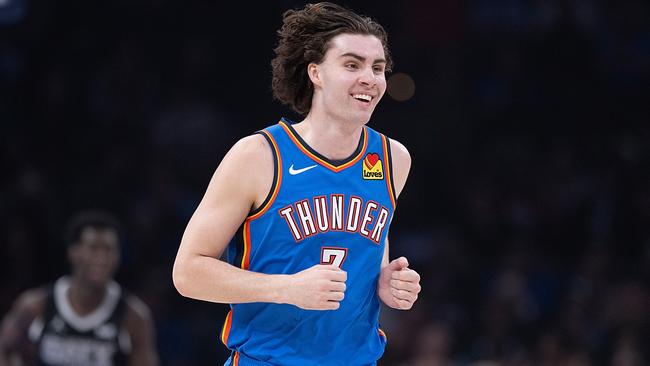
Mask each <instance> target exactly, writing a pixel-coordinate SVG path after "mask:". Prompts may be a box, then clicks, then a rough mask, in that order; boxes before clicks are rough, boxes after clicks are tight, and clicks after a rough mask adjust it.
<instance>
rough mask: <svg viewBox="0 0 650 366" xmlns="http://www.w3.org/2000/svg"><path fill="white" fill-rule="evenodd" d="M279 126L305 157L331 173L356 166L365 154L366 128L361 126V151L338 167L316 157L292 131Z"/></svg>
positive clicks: (285, 126) (366, 144)
mask: <svg viewBox="0 0 650 366" xmlns="http://www.w3.org/2000/svg"><path fill="white" fill-rule="evenodd" d="M280 126H282V128H283V129H284V131H285V132H286V133H287V135H289V138H291V141H293V143H294V144H295V145H296V146H297V147H298V148H299V149H300V150H301V151H302V152H303V153H304V154H305V155H307V156H309V157H310V158H311V159H312V160H314V161H315V162H317V163H318V164H320V165H322V166H324V167H325V168H327V169H329V170H331V171H333V172H336V173H338V172H340V171H341V170H343V169H345V168H349V167H351V166H352V165H354V164H356V163H357V162H358V161H359V160H360V159H361V158H362V157H363V154H364V153H365V152H366V147H367V146H368V131H366V126H363V145H362V147H361V151H360V152H359V154H358V155H357V156H356V157H355V158H354V159H352V160H350V161H348V162H347V163H345V164H343V165H339V166H335V165H332V164H330V163H328V162H327V161H325V160H323V159H321V158H319V157H318V156H316V155H314V154H313V153H312V152H311V151H309V150H308V149H307V148H306V147H305V146H304V145H303V144H302V143H301V142H300V140H298V138H297V137H296V136H295V135H294V134H293V131H291V129H290V128H289V127H288V126H287V125H286V124H285V123H284V122H283V121H280Z"/></svg>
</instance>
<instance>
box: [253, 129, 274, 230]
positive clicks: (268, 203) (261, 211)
mask: <svg viewBox="0 0 650 366" xmlns="http://www.w3.org/2000/svg"><path fill="white" fill-rule="evenodd" d="M261 132H262V133H263V134H264V135H265V136H266V137H268V138H269V141H271V145H272V146H271V148H273V150H274V151H275V162H276V165H277V177H276V178H275V182H273V192H272V193H271V197H270V198H269V199H268V200H267V201H266V203H265V204H264V206H261V207H260V208H259V209H257V210H256V211H257V212H256V213H255V214H253V215H251V216H248V217H247V218H246V221H250V220H255V219H256V218H258V217H260V216H262V215H263V214H264V213H265V212H266V211H267V210H268V209H269V207H271V205H272V204H273V201H275V198H276V197H277V196H278V192H279V191H280V183H281V182H282V159H281V158H280V149H278V144H277V142H275V139H274V138H273V136H271V134H270V133H268V132H266V131H264V130H262V131H261Z"/></svg>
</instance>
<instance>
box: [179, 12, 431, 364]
mask: <svg viewBox="0 0 650 366" xmlns="http://www.w3.org/2000/svg"><path fill="white" fill-rule="evenodd" d="M278 34H279V44H278V46H277V48H276V49H275V54H276V57H275V58H274V59H273V61H272V67H273V81H272V87H273V92H274V96H275V97H276V98H277V99H278V100H280V101H281V102H283V103H285V104H287V105H289V106H291V107H292V108H293V109H294V110H295V111H296V112H297V113H299V114H300V115H302V116H304V119H303V120H302V121H300V122H298V123H293V122H291V121H289V120H287V119H284V118H282V119H281V120H280V121H279V122H278V123H277V124H275V125H273V126H270V127H268V128H266V129H264V130H261V131H259V132H258V133H256V134H253V135H251V136H248V137H245V138H243V139H242V140H240V141H239V142H238V143H237V144H235V146H233V147H232V149H231V150H230V151H229V152H228V154H227V155H226V156H225V157H224V159H223V161H222V162H221V163H220V164H219V167H218V168H217V170H216V172H215V173H214V175H213V177H212V180H211V182H210V184H209V186H208V188H207V190H206V193H205V195H204V197H203V199H202V201H201V203H200V204H199V206H198V208H197V209H196V211H195V213H194V215H193V216H192V218H191V219H190V222H189V223H188V225H187V228H186V230H185V233H184V235H183V239H182V241H181V244H180V247H179V250H178V254H177V256H176V261H175V264H174V271H173V279H174V284H175V286H176V288H177V289H178V291H179V292H180V293H181V294H182V295H184V296H187V297H191V298H195V299H200V300H206V301H212V302H218V303H227V304H231V311H230V312H229V313H228V315H227V317H226V320H225V323H224V326H223V329H222V331H221V340H222V342H223V343H224V344H225V345H226V346H227V347H228V348H229V349H231V350H232V354H231V357H230V358H229V359H228V360H227V361H226V365H283V366H292V365H299V366H304V365H374V364H376V361H377V360H378V359H379V358H380V357H381V355H382V354H383V351H384V347H385V344H386V335H385V334H384V332H383V331H382V330H381V329H380V327H379V310H380V301H383V302H384V303H385V304H386V305H387V306H390V307H392V308H395V309H404V310H406V309H410V308H411V307H412V306H413V303H414V302H415V301H416V299H417V297H418V293H419V292H420V284H419V282H420V276H419V275H418V273H417V272H415V271H414V270H412V269H409V268H408V261H407V260H406V258H403V257H401V258H398V259H395V260H393V261H389V251H388V238H387V235H388V227H389V225H390V222H391V220H392V216H393V212H394V210H395V205H396V200H397V197H398V196H399V194H400V192H401V191H402V188H403V187H404V185H405V183H406V179H407V176H408V172H409V169H410V164H411V158H410V156H409V153H408V151H407V150H406V148H405V147H404V146H403V145H402V144H400V143H398V142H397V141H395V140H392V139H389V138H387V137H386V136H384V135H383V134H381V133H379V132H376V131H375V130H373V129H372V128H370V127H368V126H366V124H367V123H368V122H369V121H370V118H371V116H372V113H373V111H374V110H375V107H376V106H377V104H378V103H379V101H380V100H381V98H382V96H383V95H384V92H385V91H386V78H385V73H386V72H387V71H389V70H390V68H391V66H392V61H391V58H390V54H389V52H388V47H387V35H386V33H385V31H384V29H383V28H382V27H381V25H379V24H378V23H376V22H375V21H373V20H372V19H370V18H367V17H364V16H360V15H358V14H356V13H354V12H352V11H350V10H348V9H346V8H343V7H340V6H338V5H334V4H331V3H319V4H308V5H306V6H305V7H304V8H302V9H300V10H290V11H287V12H286V13H285V14H284V17H283V26H282V28H281V29H280V30H279V32H278ZM250 172H256V173H255V174H250ZM233 237H235V238H236V239H237V240H234V241H231V239H232V238H233ZM224 251H227V254H228V255H227V257H228V262H225V261H222V260H220V259H219V258H220V257H221V256H222V254H223V253H224Z"/></svg>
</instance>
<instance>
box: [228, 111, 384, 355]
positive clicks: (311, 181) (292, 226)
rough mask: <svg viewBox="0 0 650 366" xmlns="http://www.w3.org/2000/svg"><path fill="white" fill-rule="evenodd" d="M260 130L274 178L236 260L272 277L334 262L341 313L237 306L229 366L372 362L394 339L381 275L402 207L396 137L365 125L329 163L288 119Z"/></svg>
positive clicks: (243, 232)
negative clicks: (341, 288) (386, 324)
mask: <svg viewBox="0 0 650 366" xmlns="http://www.w3.org/2000/svg"><path fill="white" fill-rule="evenodd" d="M259 133H261V134H262V135H263V136H264V137H265V138H266V140H267V141H268V143H269V144H270V146H271V147H272V151H273V155H274V160H275V170H274V171H275V173H274V183H273V186H272V189H271V192H270V193H269V195H268V197H267V199H266V201H265V202H264V203H263V204H262V205H261V206H260V207H259V208H258V209H256V210H254V211H253V212H251V213H250V214H249V216H248V217H247V219H246V220H245V222H244V223H243V224H242V227H241V228H240V230H239V232H238V235H237V237H236V239H237V240H234V241H233V242H232V243H231V244H230V246H229V247H228V260H229V262H230V263H231V264H233V265H236V266H238V267H240V268H243V269H246V270H250V271H254V272H261V273H266V274H294V273H297V272H300V271H302V270H305V269H307V268H310V267H312V266H314V265H316V264H319V263H320V264H335V265H337V266H339V267H340V268H341V269H343V270H344V271H346V272H347V281H346V292H345V299H344V300H343V301H341V303H340V307H339V309H338V310H329V311H315V310H303V309H300V308H298V307H296V306H294V305H288V304H271V303H249V304H234V305H231V310H230V312H229V313H228V315H227V317H226V321H225V324H224V326H223V329H222V332H221V340H222V342H223V343H224V344H225V345H226V346H227V347H228V348H230V349H231V350H232V351H233V354H232V356H231V358H230V359H229V360H228V362H227V363H226V364H227V365H228V364H231V365H243V366H245V365H282V366H293V365H295V366H305V365H374V364H375V363H376V361H377V359H379V358H380V357H381V355H382V353H383V351H384V346H385V344H386V337H385V334H384V333H383V331H382V330H381V329H380V328H379V307H380V304H379V297H378V296H377V280H378V278H379V271H380V267H381V261H382V257H383V254H384V249H385V241H386V236H387V235H388V228H389V225H390V222H391V219H392V216H393V210H394V209H395V191H394V186H393V182H392V174H391V172H392V166H391V155H390V144H389V141H388V139H387V138H386V137H385V136H384V135H382V134H380V133H378V132H376V131H374V130H372V129H371V128H369V127H364V128H363V132H362V134H361V138H360V141H359V145H358V147H357V149H356V151H355V152H354V153H353V154H352V156H350V157H349V158H348V159H345V160H342V161H331V160H329V159H327V158H325V157H323V156H322V155H320V154H319V153H318V152H316V151H315V150H313V149H312V148H311V147H309V146H308V145H307V144H306V143H305V141H304V140H302V138H301V137H300V136H299V135H298V134H297V133H296V131H295V130H294V129H293V127H292V126H291V123H290V122H288V121H287V120H284V119H283V120H281V121H280V122H279V123H278V124H276V125H273V126H271V127H268V128H266V129H264V130H262V131H260V132H259Z"/></svg>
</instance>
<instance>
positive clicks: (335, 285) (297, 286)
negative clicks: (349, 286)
mask: <svg viewBox="0 0 650 366" xmlns="http://www.w3.org/2000/svg"><path fill="white" fill-rule="evenodd" d="M290 277H291V281H289V286H288V288H287V289H286V294H287V302H288V303H289V304H293V305H296V306H297V307H299V308H302V309H306V310H336V309H338V308H339V306H340V305H341V304H340V302H341V301H342V300H343V298H344V297H345V281H346V280H347V278H348V274H347V272H345V271H343V270H341V269H340V268H339V267H337V266H335V265H331V264H329V265H323V264H318V265H315V266H313V267H311V268H307V269H306V270H304V271H301V272H298V273H296V274H294V275H292V276H290Z"/></svg>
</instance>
